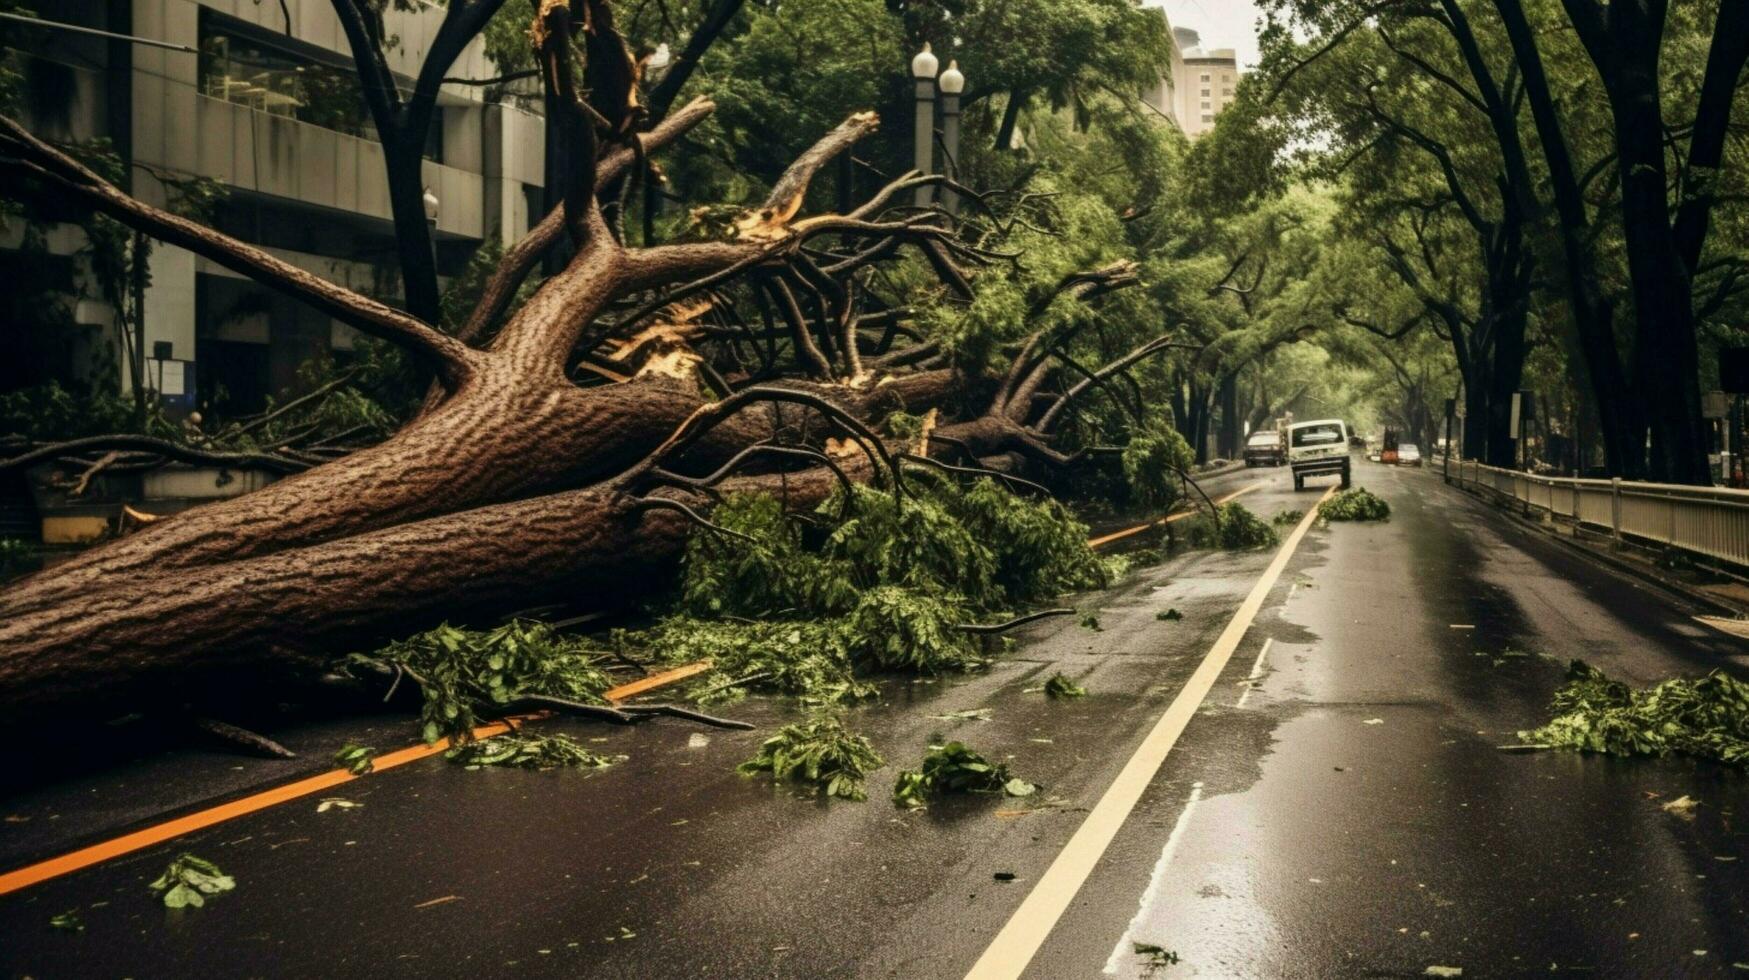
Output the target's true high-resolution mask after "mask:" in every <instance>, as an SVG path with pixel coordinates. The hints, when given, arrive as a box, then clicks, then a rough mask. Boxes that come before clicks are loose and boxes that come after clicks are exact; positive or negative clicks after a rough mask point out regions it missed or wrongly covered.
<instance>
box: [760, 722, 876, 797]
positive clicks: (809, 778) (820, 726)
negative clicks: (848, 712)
mask: <svg viewBox="0 0 1749 980" xmlns="http://www.w3.org/2000/svg"><path fill="white" fill-rule="evenodd" d="M886 764H887V763H886V760H884V759H882V758H881V757H880V755H879V754H878V753H876V752H875V750H874V748H873V747H872V746H870V745H869V744H868V739H866V738H863V737H862V736H861V735H857V734H854V733H853V732H851V731H850V730H848V729H846V728H845V727H844V723H843V722H841V721H839V720H838V719H837V718H835V717H833V716H831V715H816V716H815V717H813V718H812V719H810V720H808V721H807V722H805V723H802V724H795V725H785V726H784V727H783V728H782V729H780V730H779V731H778V733H777V734H776V735H773V736H771V737H770V738H768V739H766V740H765V741H764V742H763V743H762V744H761V745H760V746H759V751H758V752H757V753H755V754H754V756H753V758H751V759H748V760H747V761H746V762H743V763H741V766H740V771H741V772H742V773H744V774H746V775H749V776H751V775H754V774H756V773H762V772H767V773H770V774H771V778H772V779H773V780H776V781H779V782H782V781H785V780H788V781H792V782H798V783H803V784H806V785H807V786H808V788H809V792H811V793H818V792H820V791H822V790H824V791H825V793H826V795H827V796H832V797H837V798H838V799H842V800H858V801H860V800H866V799H868V791H867V790H866V789H865V788H864V782H865V780H866V779H867V777H868V774H869V773H871V772H874V771H875V770H876V769H879V768H881V767H882V766H884V765H886Z"/></svg>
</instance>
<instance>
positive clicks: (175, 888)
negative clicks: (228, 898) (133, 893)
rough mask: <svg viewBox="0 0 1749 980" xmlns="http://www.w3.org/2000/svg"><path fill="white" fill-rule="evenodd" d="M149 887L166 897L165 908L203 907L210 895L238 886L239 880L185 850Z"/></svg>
mask: <svg viewBox="0 0 1749 980" xmlns="http://www.w3.org/2000/svg"><path fill="white" fill-rule="evenodd" d="M147 887H149V888H151V889H152V890H153V891H155V892H157V893H158V894H159V896H160V897H161V898H163V900H164V907H165V908H172V909H180V908H190V907H192V908H200V907H201V906H202V905H205V904H206V900H207V897H208V896H211V895H221V894H224V893H225V892H228V891H230V890H231V889H233V888H236V887H237V880H236V879H235V878H232V877H231V876H230V875H228V874H225V873H224V872H223V871H220V870H219V866H218V865H216V864H214V863H212V862H211V861H208V860H206V859H205V858H198V857H195V856H194V855H192V854H188V853H183V854H182V855H180V856H179V857H177V858H176V860H174V861H171V862H170V866H169V867H167V868H165V869H164V873H163V874H161V875H159V876H158V880H157V881H154V882H152V883H151V884H150V885H148V886H147Z"/></svg>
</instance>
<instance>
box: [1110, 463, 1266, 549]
mask: <svg viewBox="0 0 1749 980" xmlns="http://www.w3.org/2000/svg"><path fill="white" fill-rule="evenodd" d="M1268 484H1269V481H1268V480H1258V481H1257V482H1256V483H1250V484H1246V485H1245V486H1242V487H1240V488H1239V489H1237V490H1234V491H1233V492H1232V493H1229V494H1227V495H1226V496H1225V497H1218V498H1216V499H1215V503H1217V504H1224V503H1226V502H1227V501H1229V500H1232V499H1233V498H1234V497H1238V496H1240V495H1242V494H1247V493H1250V492H1251V491H1253V490H1255V489H1257V488H1258V487H1261V486H1267V485H1268ZM1194 513H1196V509H1195V508H1191V509H1190V510H1181V511H1179V512H1178V513H1176V514H1168V515H1166V516H1165V517H1162V518H1160V519H1159V520H1157V521H1150V522H1148V523H1147V524H1137V525H1136V526H1135V527H1126V528H1124V529H1123V530H1121V531H1113V532H1111V533H1110V534H1107V535H1104V536H1103V537H1098V538H1094V539H1093V540H1091V541H1089V542H1087V547H1089V548H1098V547H1102V546H1104V545H1108V544H1110V543H1112V542H1113V541H1121V540H1123V539H1124V538H1127V537H1130V536H1131V535H1135V534H1141V533H1142V532H1143V531H1146V530H1148V529H1149V528H1154V527H1160V526H1162V525H1166V524H1170V523H1172V522H1173V521H1182V520H1184V519H1185V518H1186V517H1189V516H1190V515H1192V514H1194Z"/></svg>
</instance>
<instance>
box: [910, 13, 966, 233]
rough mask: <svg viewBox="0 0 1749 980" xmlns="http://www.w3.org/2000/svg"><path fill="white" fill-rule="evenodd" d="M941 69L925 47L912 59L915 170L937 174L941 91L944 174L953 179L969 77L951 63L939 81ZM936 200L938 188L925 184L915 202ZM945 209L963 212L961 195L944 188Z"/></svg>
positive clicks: (923, 204) (938, 60)
mask: <svg viewBox="0 0 1749 980" xmlns="http://www.w3.org/2000/svg"><path fill="white" fill-rule="evenodd" d="M940 67H941V60H940V59H939V58H937V57H936V56H935V53H934V52H933V51H931V50H930V49H929V45H928V44H927V43H925V44H924V45H923V50H922V51H919V52H917V56H916V57H914V58H912V59H911V77H912V78H913V79H915V80H916V83H917V89H916V91H917V125H916V130H915V133H914V139H915V143H916V146H915V156H914V159H913V168H914V169H915V170H916V171H917V172H918V173H923V174H931V173H935V172H936V170H935V93H936V90H937V89H938V88H939V89H940V90H941V146H942V155H943V156H944V157H945V159H944V160H943V161H942V170H941V173H943V174H945V175H946V176H948V177H950V178H952V177H956V176H957V175H958V171H959V151H960V93H962V92H964V91H965V89H966V76H965V75H963V74H961V73H960V69H959V62H958V61H949V62H948V63H947V71H944V72H941V75H940V77H939V78H938V77H936V71H937V70H938V69H939V68H940ZM934 199H935V185H934V184H924V185H922V186H920V187H918V188H917V190H916V195H915V201H916V203H917V205H918V206H919V207H927V206H928V205H929V204H930V203H932V202H933V201H934ZM941 204H942V207H944V208H946V209H947V210H948V211H950V212H953V211H956V210H958V208H959V195H957V194H955V193H954V192H953V191H952V190H950V189H947V188H943V189H942V192H941Z"/></svg>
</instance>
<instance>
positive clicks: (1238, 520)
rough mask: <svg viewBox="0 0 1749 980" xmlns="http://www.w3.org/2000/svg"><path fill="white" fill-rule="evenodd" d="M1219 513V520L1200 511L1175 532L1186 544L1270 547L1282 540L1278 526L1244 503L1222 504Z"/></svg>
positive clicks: (1250, 548)
mask: <svg viewBox="0 0 1749 980" xmlns="http://www.w3.org/2000/svg"><path fill="white" fill-rule="evenodd" d="M1216 513H1217V514H1218V515H1219V516H1220V520H1219V521H1218V522H1216V521H1213V520H1210V519H1209V516H1208V515H1207V514H1198V515H1197V516H1195V517H1191V518H1187V519H1185V520H1183V521H1180V522H1178V525H1177V527H1176V533H1175V534H1174V535H1173V536H1174V537H1175V538H1176V539H1177V540H1179V541H1181V542H1182V543H1183V545H1184V546H1185V547H1190V548H1223V549H1225V550H1227V551H1255V550H1256V549H1258V548H1271V547H1274V546H1275V545H1276V544H1277V543H1278V542H1279V541H1280V540H1281V538H1279V537H1278V536H1277V535H1276V533H1275V528H1273V527H1270V526H1269V525H1268V524H1266V523H1264V522H1263V520H1262V519H1261V518H1259V517H1258V516H1257V515H1256V514H1253V513H1252V512H1251V511H1250V510H1249V509H1247V508H1246V507H1245V505H1244V504H1241V503H1237V502H1232V503H1226V504H1222V505H1221V506H1220V507H1219V508H1217V509H1216ZM1217 524H1218V526H1217ZM1167 528H1168V529H1173V528H1174V525H1171V524H1168V525H1167ZM1169 533H1170V532H1169Z"/></svg>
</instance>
